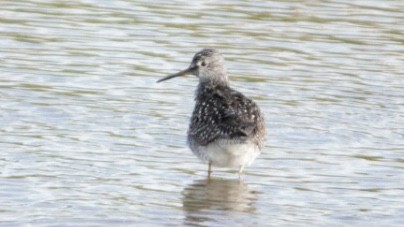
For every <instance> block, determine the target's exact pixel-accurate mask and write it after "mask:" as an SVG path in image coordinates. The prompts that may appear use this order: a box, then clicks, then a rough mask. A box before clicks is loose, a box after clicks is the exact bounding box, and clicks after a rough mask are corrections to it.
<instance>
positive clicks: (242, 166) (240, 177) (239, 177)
mask: <svg viewBox="0 0 404 227" xmlns="http://www.w3.org/2000/svg"><path fill="white" fill-rule="evenodd" d="M243 171H244V165H241V166H240V169H239V170H238V179H239V180H240V181H242V180H243V179H244V172H243Z"/></svg>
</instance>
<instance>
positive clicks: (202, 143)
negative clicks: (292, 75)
mask: <svg viewBox="0 0 404 227" xmlns="http://www.w3.org/2000/svg"><path fill="white" fill-rule="evenodd" d="M185 75H195V76H197V77H198V78H199V85H198V88H197V89H196V94H195V102H196V103H195V108H194V111H193V113H192V116H191V122H190V125H189V130H188V138H187V140H188V146H189V147H190V149H191V150H192V152H193V153H194V154H195V155H196V156H198V157H199V158H200V159H201V160H202V161H205V162H207V163H208V179H209V178H210V176H211V172H212V171H211V170H212V166H217V167H230V168H239V178H240V179H241V178H242V176H243V170H244V167H245V166H248V165H250V164H251V163H252V162H253V161H254V160H255V158H256V157H257V156H258V155H259V154H260V153H261V149H262V148H263V146H264V141H265V123H264V117H263V114H262V112H261V110H260V109H259V107H258V106H257V104H256V103H255V102H254V101H252V100H251V99H249V98H247V97H246V96H244V95H243V94H242V93H240V92H238V91H236V90H234V89H232V88H231V87H230V85H229V78H228V76H227V71H226V67H225V65H224V58H223V57H222V55H221V54H220V53H219V51H217V50H215V49H203V50H201V51H199V52H198V53H196V54H195V56H194V57H193V59H192V62H191V64H190V65H189V67H188V68H187V69H185V70H182V71H180V72H178V73H175V74H172V75H169V76H166V77H164V78H162V79H160V80H158V81H157V82H161V81H165V80H168V79H171V78H174V77H179V76H185Z"/></svg>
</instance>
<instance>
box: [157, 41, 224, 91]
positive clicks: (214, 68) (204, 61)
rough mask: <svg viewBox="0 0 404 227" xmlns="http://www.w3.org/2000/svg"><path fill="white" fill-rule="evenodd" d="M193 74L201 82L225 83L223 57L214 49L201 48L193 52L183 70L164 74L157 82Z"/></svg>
mask: <svg viewBox="0 0 404 227" xmlns="http://www.w3.org/2000/svg"><path fill="white" fill-rule="evenodd" d="M186 75H195V76H197V77H198V78H199V81H200V82H201V83H205V82H212V83H221V84H227V83H228V78H227V73H226V67H225V65H224V58H223V57H222V55H221V54H220V53H219V51H217V50H215V49H203V50H201V51H199V52H198V53H196V54H195V56H194V58H193V59H192V62H191V64H190V65H189V67H188V68H187V69H185V70H182V71H180V72H178V73H175V74H172V75H169V76H166V77H164V78H162V79H160V80H158V81H157V82H162V81H165V80H169V79H172V78H174V77H179V76H186Z"/></svg>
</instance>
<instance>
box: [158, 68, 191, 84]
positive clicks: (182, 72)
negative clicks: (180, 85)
mask: <svg viewBox="0 0 404 227" xmlns="http://www.w3.org/2000/svg"><path fill="white" fill-rule="evenodd" d="M194 71H195V68H194V67H192V65H191V66H190V67H189V68H187V69H185V70H182V71H180V72H178V73H175V74H171V75H168V76H166V77H163V78H161V79H160V80H158V81H157V83H160V82H162V81H165V80H169V79H172V78H174V77H179V76H186V75H191V74H193V72H194Z"/></svg>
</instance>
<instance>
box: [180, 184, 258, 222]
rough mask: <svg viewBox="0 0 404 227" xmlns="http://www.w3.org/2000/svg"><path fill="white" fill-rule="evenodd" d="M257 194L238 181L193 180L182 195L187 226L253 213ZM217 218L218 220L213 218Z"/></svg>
mask: <svg viewBox="0 0 404 227" xmlns="http://www.w3.org/2000/svg"><path fill="white" fill-rule="evenodd" d="M258 194H259V193H258V192H257V191H253V190H251V189H249V187H248V185H247V184H245V183H244V182H241V181H239V180H231V179H210V180H209V181H208V180H197V181H194V182H193V183H192V184H191V185H189V186H188V187H187V188H185V189H184V191H183V196H184V197H183V208H184V210H185V212H186V222H187V224H191V223H192V224H197V223H204V222H210V221H213V222H214V221H215V220H214V219H215V217H219V218H220V217H222V215H227V214H229V215H231V214H232V213H239V212H242V213H253V212H254V211H255V209H256V208H255V202H256V201H257V197H258ZM218 214H219V216H217V215H218Z"/></svg>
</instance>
